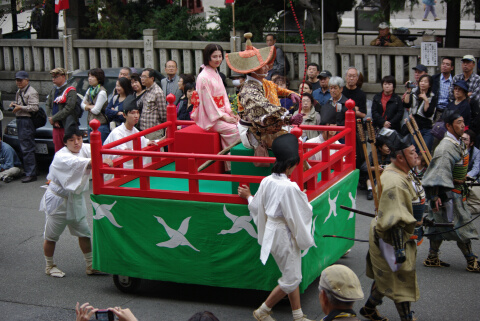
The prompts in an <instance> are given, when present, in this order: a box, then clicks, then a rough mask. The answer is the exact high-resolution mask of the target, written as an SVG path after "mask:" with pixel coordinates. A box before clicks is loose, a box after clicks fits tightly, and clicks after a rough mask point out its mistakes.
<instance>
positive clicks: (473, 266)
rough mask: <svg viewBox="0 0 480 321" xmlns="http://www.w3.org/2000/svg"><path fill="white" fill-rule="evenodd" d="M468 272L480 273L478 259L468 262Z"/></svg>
mask: <svg viewBox="0 0 480 321" xmlns="http://www.w3.org/2000/svg"><path fill="white" fill-rule="evenodd" d="M467 271H468V272H473V273H480V264H479V263H478V261H477V259H476V258H473V259H471V260H468V261H467Z"/></svg>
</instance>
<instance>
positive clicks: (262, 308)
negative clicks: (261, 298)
mask: <svg viewBox="0 0 480 321" xmlns="http://www.w3.org/2000/svg"><path fill="white" fill-rule="evenodd" d="M259 309H260V310H264V311H267V312H270V311H272V308H269V307H268V306H267V305H266V304H265V302H263V303H262V305H261V306H260V308H259Z"/></svg>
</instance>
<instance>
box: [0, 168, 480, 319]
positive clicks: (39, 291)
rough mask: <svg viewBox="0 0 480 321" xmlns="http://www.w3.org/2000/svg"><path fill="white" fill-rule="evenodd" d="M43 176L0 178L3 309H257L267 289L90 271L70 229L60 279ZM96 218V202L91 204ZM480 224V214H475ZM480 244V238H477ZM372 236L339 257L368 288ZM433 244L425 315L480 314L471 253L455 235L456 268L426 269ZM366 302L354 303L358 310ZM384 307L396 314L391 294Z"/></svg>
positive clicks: (313, 300)
mask: <svg viewBox="0 0 480 321" xmlns="http://www.w3.org/2000/svg"><path fill="white" fill-rule="evenodd" d="M41 174H42V175H41V176H39V181H37V182H34V183H30V184H22V183H21V182H20V181H14V182H12V183H10V184H4V183H1V184H0V220H1V222H2V225H1V229H0V244H2V246H1V248H0V271H1V272H2V276H3V277H2V282H0V311H1V313H2V315H3V316H4V317H1V319H3V320H58V321H60V320H74V315H75V313H74V306H75V303H76V302H77V301H79V302H86V301H88V302H90V303H91V304H93V305H94V306H96V307H100V308H105V307H109V306H122V307H130V308H131V309H132V310H133V311H134V313H135V314H136V315H137V316H138V318H139V319H140V320H166V321H169V320H187V319H188V318H189V317H190V316H191V315H192V314H194V313H195V312H196V311H200V310H210V311H212V312H214V313H215V314H216V315H217V316H218V317H219V319H220V320H232V321H236V320H252V317H251V312H252V309H253V308H255V307H256V306H258V305H259V304H260V303H261V302H262V301H263V300H264V299H265V297H266V295H267V293H266V292H262V291H247V290H235V289H226V288H214V287H206V286H194V285H178V284H173V283H165V282H153V281H148V282H144V285H143V286H142V288H141V290H140V292H139V293H137V294H136V295H127V294H123V293H121V292H120V291H118V290H117V289H116V288H115V286H114V284H113V282H112V278H111V276H90V277H88V276H86V275H85V273H84V261H83V256H82V254H81V252H80V250H79V249H78V246H77V244H76V240H75V238H73V237H72V236H70V235H69V234H68V232H67V233H65V234H64V235H63V236H62V237H61V239H60V242H59V243H58V246H57V251H56V253H55V254H56V255H55V259H56V262H58V263H59V266H60V267H61V268H62V270H63V271H65V272H66V274H67V276H66V277H65V278H63V279H54V278H51V277H47V276H46V275H45V274H44V266H45V265H44V257H43V253H42V232H43V226H44V214H43V213H40V212H38V203H39V200H40V198H41V197H42V195H43V192H44V190H43V189H42V188H41V187H40V186H41V185H43V184H44V178H45V175H46V168H45V166H43V168H42V173H41ZM372 204H373V203H372V201H367V200H366V199H365V192H364V191H360V192H359V195H358V197H357V207H358V208H359V209H362V210H366V211H372V206H373V205H372ZM89 211H90V215H89V219H90V223H91V219H92V216H91V209H89ZM369 222H370V219H368V218H366V217H360V216H359V217H357V227H356V229H357V237H358V238H361V239H367V238H368V232H367V231H368V225H369ZM476 225H477V227H478V228H479V229H480V220H477V221H476ZM474 249H475V250H476V252H477V253H479V252H480V244H479V242H478V241H474ZM367 250H368V245H367V243H356V244H355V246H354V247H353V249H352V252H351V253H350V254H349V255H348V256H347V257H345V258H343V259H340V261H339V262H338V263H341V264H345V265H347V266H349V267H351V268H352V269H353V270H354V271H355V272H356V273H357V274H358V275H359V277H360V281H361V283H362V287H363V290H364V292H365V293H368V292H369V287H370V285H371V280H369V279H368V278H367V277H366V276H365V255H366V253H367ZM427 250H428V245H427V244H423V245H422V246H421V247H420V248H419V249H418V257H419V259H418V262H417V268H418V281H419V285H420V293H421V299H420V301H419V302H417V303H415V304H414V305H413V310H414V311H416V315H417V316H418V317H419V320H432V321H433V320H478V314H479V312H480V310H479V305H478V295H477V293H478V288H479V285H480V275H474V274H470V273H468V272H466V271H465V261H464V259H463V257H462V256H461V254H460V251H459V250H457V249H456V246H455V244H453V243H451V242H449V243H446V244H445V245H444V246H443V247H442V250H443V253H442V254H443V256H442V258H443V259H444V260H445V261H447V262H449V263H451V264H452V266H451V267H450V268H448V269H447V268H444V269H427V268H424V267H423V266H422V264H421V262H422V260H423V259H424V258H425V256H426V253H427ZM317 282H318V281H316V282H315V283H314V284H312V285H311V286H310V287H309V288H308V289H307V291H306V293H305V294H303V295H302V303H303V309H304V312H305V313H307V315H308V316H309V317H311V318H314V319H316V320H319V319H320V318H321V317H322V316H323V314H322V312H321V309H320V306H319V303H318V292H317V284H318V283H317ZM360 307H361V303H359V304H357V305H356V306H355V309H356V310H357V311H358V310H359V309H360ZM380 311H381V312H382V313H384V314H385V315H387V316H389V317H390V318H391V320H395V319H396V315H397V314H396V311H395V307H394V305H393V303H392V302H391V301H390V300H388V299H387V300H385V303H384V304H383V305H382V306H381V307H380ZM275 316H276V318H277V319H278V320H279V321H281V320H291V314H290V308H289V305H288V302H283V303H282V304H281V305H280V306H279V307H277V308H276V309H275Z"/></svg>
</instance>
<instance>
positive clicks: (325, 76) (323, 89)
mask: <svg viewBox="0 0 480 321" xmlns="http://www.w3.org/2000/svg"><path fill="white" fill-rule="evenodd" d="M331 77H332V73H331V72H330V71H328V70H322V71H321V72H320V74H319V75H318V78H319V79H320V88H318V89H315V90H314V91H313V92H312V95H313V98H315V100H316V101H318V103H319V104H320V106H323V105H325V104H326V103H327V101H328V100H329V99H330V98H332V95H330V89H329V87H328V82H329V81H330V78H331Z"/></svg>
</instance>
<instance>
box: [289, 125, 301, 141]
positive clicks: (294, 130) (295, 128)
mask: <svg viewBox="0 0 480 321" xmlns="http://www.w3.org/2000/svg"><path fill="white" fill-rule="evenodd" d="M290 134H293V135H295V136H296V137H297V138H300V137H301V136H302V134H303V130H302V129H301V128H300V127H298V126H297V125H293V128H292V129H291V130H290Z"/></svg>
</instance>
